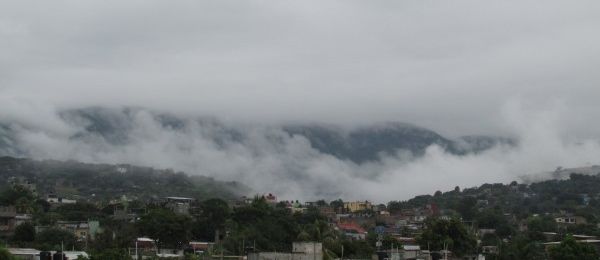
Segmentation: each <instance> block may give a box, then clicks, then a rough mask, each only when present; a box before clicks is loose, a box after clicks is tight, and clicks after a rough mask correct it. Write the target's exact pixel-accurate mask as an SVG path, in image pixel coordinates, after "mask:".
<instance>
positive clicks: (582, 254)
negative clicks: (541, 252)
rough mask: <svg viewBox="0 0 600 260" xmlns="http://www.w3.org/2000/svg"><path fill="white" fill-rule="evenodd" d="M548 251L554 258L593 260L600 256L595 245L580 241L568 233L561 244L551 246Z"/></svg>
mask: <svg viewBox="0 0 600 260" xmlns="http://www.w3.org/2000/svg"><path fill="white" fill-rule="evenodd" d="M548 251H549V256H550V259H553V260H592V259H598V258H599V257H600V255H598V252H597V251H596V249H595V248H594V247H593V246H591V245H588V244H585V243H579V242H577V241H576V240H575V238H573V236H571V235H567V236H566V237H565V239H563V241H562V242H560V244H559V245H556V246H552V247H550V249H549V250H548Z"/></svg>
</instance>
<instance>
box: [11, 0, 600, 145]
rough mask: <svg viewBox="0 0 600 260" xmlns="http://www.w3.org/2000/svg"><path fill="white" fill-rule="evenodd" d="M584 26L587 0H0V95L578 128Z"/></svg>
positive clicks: (433, 124) (588, 95) (586, 127)
mask: <svg viewBox="0 0 600 260" xmlns="http://www.w3.org/2000/svg"><path fill="white" fill-rule="evenodd" d="M599 24H600V3H599V2H598V1H576V2H573V1H499V2H493V3H490V2H483V1H447V2H446V1H445V2H440V1H96V2H91V1H76V2H73V1H52V2H43V3H40V2H29V1H0V39H1V40H0V95H1V97H0V98H1V99H3V100H4V101H6V100H9V101H10V102H17V103H21V104H28V105H37V106H42V107H43V106H44V105H48V104H49V105H52V106H57V107H73V106H87V105H134V106H143V107H150V108H158V109H163V110H173V111H179V112H189V113H194V114H210V115H217V116H220V117H225V118H233V119H243V120H251V121H268V122H271V121H274V122H279V121H326V122H334V123H340V124H361V123H370V122H375V121H405V122H411V123H415V124H418V125H422V126H426V127H430V128H433V129H435V130H437V131H440V132H442V133H445V134H450V135H459V134H472V133H504V132H506V131H507V130H508V129H506V127H505V126H504V122H502V121H499V120H497V119H498V118H499V115H500V114H501V113H502V111H503V109H504V107H505V106H506V104H507V103H510V102H512V100H518V102H520V103H523V104H524V106H525V107H532V108H535V109H542V110H543V109H549V108H548V107H549V106H553V104H555V103H561V104H564V107H565V108H567V110H566V111H565V113H566V114H567V115H569V116H568V117H566V118H564V120H565V123H568V124H570V125H574V126H576V127H574V128H575V129H576V130H575V129H573V130H572V131H574V132H577V134H587V135H589V134H590V133H593V132H595V131H598V130H600V126H599V125H598V124H597V123H595V122H593V123H591V124H590V121H591V120H593V119H594V118H595V115H596V114H597V113H596V112H598V111H599V110H598V102H597V97H598V96H599V95H600V88H599V87H598V83H599V82H600V73H598V72H597V69H598V68H599V65H600V34H598V32H597V30H598V25H599ZM594 121H596V120H594Z"/></svg>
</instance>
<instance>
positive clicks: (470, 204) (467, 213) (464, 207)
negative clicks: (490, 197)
mask: <svg viewBox="0 0 600 260" xmlns="http://www.w3.org/2000/svg"><path fill="white" fill-rule="evenodd" d="M475 205H477V200H476V199H475V198H473V197H466V198H463V199H461V200H460V201H459V203H458V206H457V208H456V211H458V213H460V215H461V216H462V217H463V219H465V220H473V218H474V217H475V215H476V214H477V209H476V208H475Z"/></svg>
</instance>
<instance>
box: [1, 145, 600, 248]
mask: <svg viewBox="0 0 600 260" xmlns="http://www.w3.org/2000/svg"><path fill="white" fill-rule="evenodd" d="M32 163H33V164H35V163H34V162H32V161H28V160H24V159H15V158H8V157H5V158H2V165H0V166H1V167H0V178H2V179H0V180H2V187H1V190H0V192H1V193H0V205H1V206H0V237H1V240H0V241H2V244H4V246H5V247H6V248H7V249H3V251H5V252H9V253H10V254H12V255H14V256H19V257H22V258H23V259H44V258H43V257H44V256H48V255H53V254H64V255H65V256H68V257H69V259H136V257H138V258H139V259H163V258H165V259H166V258H174V259H210V258H214V259H224V258H228V259H251V260H268V259H290V260H291V259H306V260H308V259H373V258H379V259H444V258H446V259H549V258H550V259H560V258H557V256H560V254H562V253H565V252H564V251H565V250H567V249H565V248H573V247H574V246H575V247H578V251H580V252H587V254H588V255H589V256H590V257H591V258H590V259H595V258H596V257H597V256H598V255H597V253H596V252H597V250H596V248H599V247H600V240H599V239H598V236H600V224H599V221H598V216H600V192H599V191H600V175H598V173H596V174H593V173H587V174H586V175H584V174H577V173H571V174H570V176H569V178H567V179H563V180H549V181H543V182H538V183H529V184H523V183H517V182H516V181H514V182H512V183H508V184H501V183H495V184H483V185H481V186H479V187H472V188H460V187H459V186H457V187H456V188H455V189H453V190H450V191H435V192H433V193H432V194H431V195H421V196H417V197H414V198H412V199H410V200H406V201H390V202H388V203H386V204H377V203H372V202H369V201H344V200H342V199H338V200H332V201H325V200H317V201H298V200H293V201H290V200H279V199H278V198H277V195H276V194H271V193H268V192H266V193H264V194H256V195H254V196H252V195H251V196H241V195H239V194H235V193H233V192H231V190H233V189H232V188H231V186H228V185H225V184H221V183H218V182H214V185H216V186H217V187H222V190H221V192H218V193H217V192H215V193H214V194H212V195H213V196H211V194H207V193H206V192H196V190H197V187H196V186H194V185H198V183H197V182H196V183H195V184H194V182H191V181H190V177H189V176H187V175H185V174H182V173H174V172H170V171H164V172H154V173H152V176H153V177H152V178H154V180H155V181H160V180H170V183H171V184H172V185H175V187H179V186H177V184H176V183H177V182H180V183H183V184H181V185H182V186H181V187H186V188H180V189H179V190H177V189H172V188H171V189H169V192H170V193H171V194H165V195H161V196H148V193H147V192H143V191H144V189H151V188H152V187H151V186H144V185H150V184H146V183H143V182H141V181H140V182H137V185H138V186H137V188H136V189H134V190H126V189H123V190H119V189H118V187H117V186H118V185H117V184H115V189H114V190H113V192H112V193H98V191H97V190H91V189H90V187H93V186H94V183H87V184H85V185H84V184H82V183H81V182H85V180H86V179H89V178H92V176H94V175H97V174H103V176H104V178H113V177H114V176H120V177H119V178H120V179H119V181H121V182H130V181H131V180H132V179H131V178H133V179H134V180H135V176H137V175H135V174H132V175H131V176H130V174H131V173H130V172H128V170H127V169H128V168H124V167H123V166H118V165H115V166H109V165H104V166H102V167H99V166H95V167H97V168H95V169H102V172H94V171H92V170H87V171H83V170H82V165H81V164H74V163H72V162H71V163H70V164H69V165H70V166H64V165H62V164H60V163H59V162H53V164H54V165H62V166H60V167H59V166H56V169H61V170H63V171H69V170H70V171H72V172H71V173H70V175H62V177H61V178H58V177H56V176H54V177H53V178H48V177H47V176H48V175H47V174H45V173H43V172H44V171H43V170H42V169H41V168H40V167H39V164H35V165H37V166H38V167H32V165H33V164H32ZM88 169H89V168H88ZM129 169H131V168H129ZM108 172H112V173H108ZM112 174H115V175H112ZM65 176H68V177H70V179H66V178H65ZM82 176H83V177H82ZM114 178H116V177H114ZM105 181H106V182H107V183H111V180H105ZM188 182H189V183H188ZM188 184H189V185H188ZM134 185H135V184H134ZM154 185H156V184H154ZM219 185H220V186H219ZM236 185H238V186H239V187H243V186H242V185H240V184H236ZM213 189H214V187H213ZM35 257H37V258H35ZM40 257H42V258H40ZM46 259H49V258H46Z"/></svg>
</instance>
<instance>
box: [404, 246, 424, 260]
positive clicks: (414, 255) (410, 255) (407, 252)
mask: <svg viewBox="0 0 600 260" xmlns="http://www.w3.org/2000/svg"><path fill="white" fill-rule="evenodd" d="M421 255H422V252H421V247H420V246H418V245H403V246H402V259H421Z"/></svg>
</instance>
